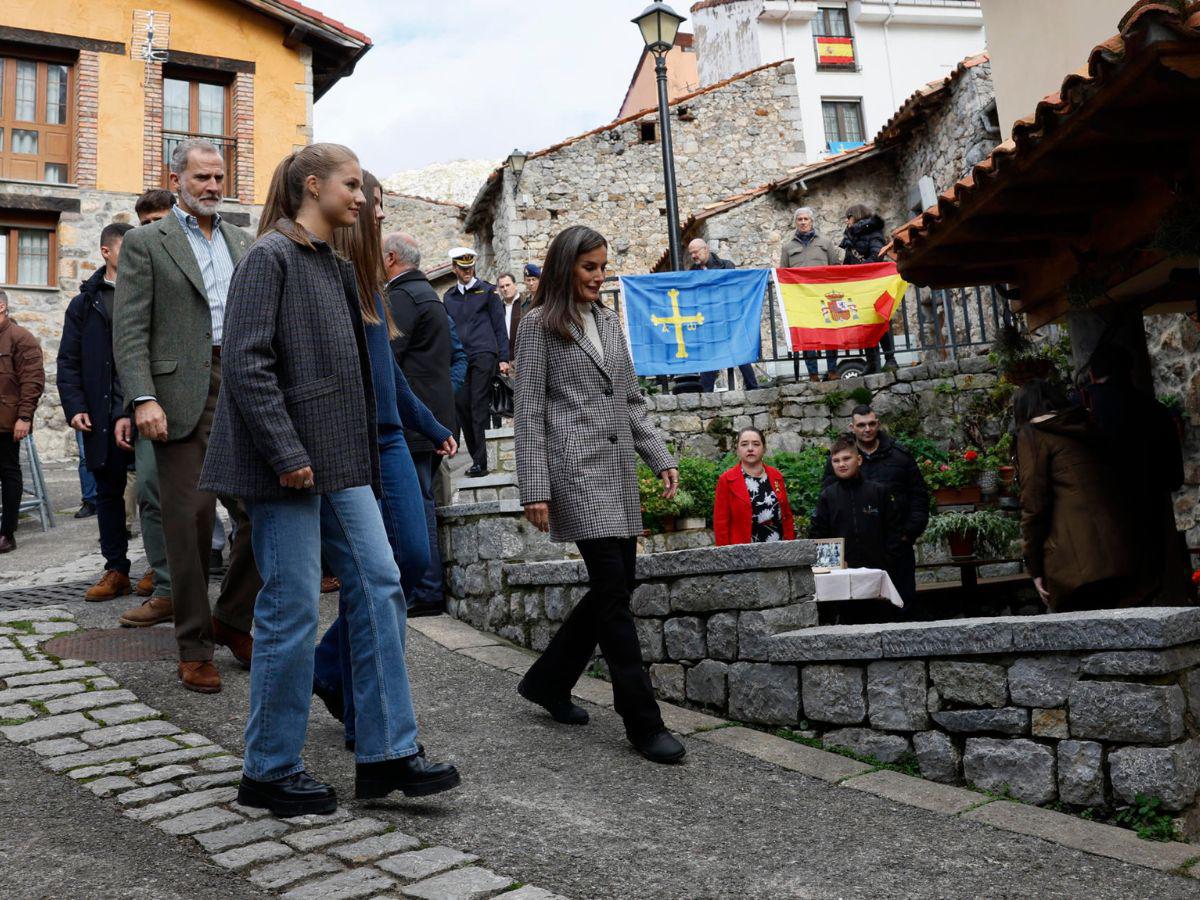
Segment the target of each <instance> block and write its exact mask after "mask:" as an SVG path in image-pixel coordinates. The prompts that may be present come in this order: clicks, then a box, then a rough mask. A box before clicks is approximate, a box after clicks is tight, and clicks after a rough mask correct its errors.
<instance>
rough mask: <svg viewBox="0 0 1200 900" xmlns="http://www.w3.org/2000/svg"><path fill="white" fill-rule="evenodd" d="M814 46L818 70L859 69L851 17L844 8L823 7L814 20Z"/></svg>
mask: <svg viewBox="0 0 1200 900" xmlns="http://www.w3.org/2000/svg"><path fill="white" fill-rule="evenodd" d="M813 46H814V49H815V50H816V54H817V68H818V69H851V70H856V69H857V68H858V60H857V58H856V56H855V53H854V36H853V35H852V34H851V33H850V16H849V14H848V13H847V12H846V8H845V7H844V6H832V7H831V6H823V7H821V8H820V9H818V10H817V17H816V18H815V19H813Z"/></svg>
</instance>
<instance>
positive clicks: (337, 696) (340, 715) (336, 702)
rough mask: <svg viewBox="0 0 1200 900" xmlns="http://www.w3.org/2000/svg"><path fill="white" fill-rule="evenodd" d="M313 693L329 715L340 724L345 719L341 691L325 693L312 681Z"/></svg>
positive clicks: (323, 689) (315, 681)
mask: <svg viewBox="0 0 1200 900" xmlns="http://www.w3.org/2000/svg"><path fill="white" fill-rule="evenodd" d="M313 693H314V694H316V696H317V698H318V699H319V700H320V701H321V702H322V703H324V704H325V708H326V709H327V710H329V714H330V715H331V716H333V717H334V718H335V719H337V720H338V721H339V722H342V721H344V720H345V718H346V709H345V701H344V700H343V699H342V692H341V691H327V690H325V688H323V687H322V686H321V685H320V684H318V683H317V680H316V679H315V678H314V679H313Z"/></svg>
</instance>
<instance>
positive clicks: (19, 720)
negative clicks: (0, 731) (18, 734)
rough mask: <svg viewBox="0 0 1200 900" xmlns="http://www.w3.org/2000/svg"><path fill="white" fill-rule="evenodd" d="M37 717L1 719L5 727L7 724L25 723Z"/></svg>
mask: <svg viewBox="0 0 1200 900" xmlns="http://www.w3.org/2000/svg"><path fill="white" fill-rule="evenodd" d="M35 718H37V717H36V716H30V717H29V718H28V719H12V718H3V719H0V727H4V726H7V725H24V724H25V723H26V722H28V721H30V720H32V719H35Z"/></svg>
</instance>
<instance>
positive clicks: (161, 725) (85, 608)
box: [0, 597, 1200, 900]
mask: <svg viewBox="0 0 1200 900" xmlns="http://www.w3.org/2000/svg"><path fill="white" fill-rule="evenodd" d="M124 602H125V601H124V600H118V601H116V602H115V603H107V604H84V603H71V604H68V605H66V607H64V608H63V609H61V610H55V609H54V608H37V609H31V610H29V611H28V612H26V613H7V614H4V613H0V629H5V630H7V633H5V632H3V631H0V679H4V680H5V682H6V683H5V685H4V687H3V688H0V707H3V708H2V709H0V722H2V724H0V734H2V735H3V736H4V738H5V739H6V740H5V741H0V789H2V790H3V794H2V796H3V797H4V798H5V802H4V803H3V805H0V812H7V813H9V815H8V816H7V817H6V819H5V820H4V821H5V822H7V823H11V824H5V825H0V896H4V897H10V896H11V897H20V898H24V897H73V896H79V897H152V896H153V897H159V896H161V897H172V896H188V897H208V896H212V897H217V898H224V897H235V896H236V897H258V896H266V895H268V894H280V893H282V894H284V895H287V894H288V892H294V893H293V894H292V895H293V896H322V897H355V896H365V897H383V896H408V897H427V898H431V900H433V898H445V900H451V898H456V897H463V898H468V897H472V898H473V897H480V898H482V897H489V896H492V895H494V894H496V893H497V892H505V891H507V892H505V893H503V896H505V897H506V898H510V900H530V898H542V900H545V898H546V897H548V896H553V895H561V896H570V897H579V898H582V897H654V898H658V897H663V898H674V897H679V898H684V897H687V898H692V897H764V898H766V897H769V898H777V897H778V898H784V897H828V896H838V897H864V898H865V897H929V896H955V897H957V896H989V897H1014V898H1015V897H1021V898H1025V897H1029V896H1038V897H1077V896H1088V897H1089V898H1096V900H1105V898H1126V897H1155V898H1175V897H1179V898H1183V897H1189V898H1192V897H1195V896H1196V894H1197V887H1196V882H1195V881H1194V880H1192V879H1190V878H1186V877H1181V876H1179V875H1176V874H1170V870H1171V869H1183V868H1185V867H1186V864H1187V863H1188V862H1189V861H1190V860H1189V859H1186V858H1184V854H1190V853H1191V848H1187V847H1183V848H1182V849H1177V848H1179V847H1180V845H1154V844H1145V843H1143V842H1138V841H1136V840H1135V839H1132V838H1131V837H1130V836H1129V833H1128V832H1120V833H1119V834H1118V835H1117V836H1116V837H1115V838H1111V839H1110V843H1111V846H1108V845H1103V841H1101V842H1100V843H1096V840H1095V834H1094V833H1092V832H1089V833H1087V834H1084V835H1082V836H1074V837H1073V836H1072V835H1071V834H1058V833H1056V830H1057V831H1063V825H1062V822H1063V821H1066V822H1067V823H1071V822H1078V821H1079V820H1073V819H1067V818H1066V817H1062V816H1058V815H1057V814H1053V813H1045V814H1046V815H1048V816H1051V817H1052V818H1051V819H1050V820H1048V823H1040V824H1039V820H1038V818H1037V815H1033V818H1032V819H1030V818H1029V814H1030V812H1032V813H1035V814H1042V813H1043V812H1044V811H1040V810H1033V811H1030V808H1027V807H1016V805H1015V804H1006V803H989V804H987V805H984V806H981V807H980V808H978V809H974V808H973V807H975V806H978V805H979V804H980V803H983V802H985V801H986V798H982V797H980V796H979V795H968V796H967V798H966V799H964V798H963V797H962V796H961V795H964V794H967V792H965V791H962V792H956V793H955V789H951V788H943V787H942V786H931V787H930V788H929V789H928V790H926V791H925V792H924V793H923V794H920V791H916V792H915V793H914V790H915V789H914V787H913V785H911V784H909V783H908V782H916V784H917V785H918V786H920V785H926V783H925V782H920V781H919V780H916V779H904V777H903V776H897V775H896V774H895V773H888V772H876V773H873V774H869V775H864V774H863V773H864V772H866V771H868V768H867V767H862V766H859V765H858V764H857V763H854V762H852V761H848V760H845V759H844V758H841V757H833V756H830V755H828V754H823V753H819V751H811V753H816V754H818V756H816V757H809V756H808V753H809V752H810V751H809V748H804V747H798V746H797V745H793V744H789V743H787V742H781V741H778V740H777V739H774V738H770V737H769V736H767V735H763V734H761V733H759V732H752V731H749V730H747V729H743V728H729V727H724V726H726V725H727V724H728V723H724V722H721V721H720V720H717V719H713V718H710V717H707V716H702V715H699V714H696V713H691V712H688V711H686V710H677V709H670V708H668V709H667V715H668V721H669V723H670V724H671V725H672V727H674V728H677V729H679V730H681V731H684V732H688V733H690V734H691V736H690V737H688V738H687V742H688V745H689V750H690V753H689V757H688V761H687V763H686V764H684V765H682V766H676V767H660V766H654V765H652V764H650V763H647V762H644V761H643V760H641V759H640V758H639V757H637V756H636V755H635V754H634V753H632V751H631V750H629V748H628V746H627V744H626V743H625V741H624V739H623V734H622V731H621V727H620V721H619V719H618V718H617V717H616V716H615V714H614V713H613V712H612V710H611V702H612V701H611V691H609V690H608V689H607V686H606V685H603V684H602V683H598V682H593V681H590V680H585V681H584V682H583V683H581V686H580V693H581V695H582V696H584V697H585V699H587V700H589V701H592V702H593V705H592V706H590V711H591V713H592V723H591V724H590V725H589V726H587V727H586V728H569V727H566V726H558V725H555V724H554V723H552V722H550V721H549V720H548V719H547V718H546V717H545V716H544V714H542V713H541V712H540V711H538V710H536V709H535V708H532V707H530V706H529V705H528V704H526V703H524V702H523V701H521V700H519V698H517V697H516V695H515V686H516V681H517V678H518V673H519V672H521V671H522V670H523V669H524V668H525V667H526V666H527V665H528V662H529V660H530V657H528V656H527V655H526V654H524V653H522V652H521V651H518V650H516V649H514V648H511V647H507V646H504V645H501V644H499V643H498V642H496V641H495V639H493V638H490V637H488V636H485V635H480V634H478V633H476V632H473V631H472V630H471V629H469V628H467V627H466V626H463V625H461V624H460V623H455V622H453V621H452V620H448V619H445V618H439V619H436V620H418V621H417V622H415V623H413V630H412V632H410V637H409V657H410V669H411V671H412V679H413V689H414V694H415V698H416V703H417V709H418V713H419V715H420V717H421V724H422V739H423V741H424V742H425V744H426V746H427V747H428V748H429V753H430V755H431V757H433V758H436V759H447V760H449V761H452V762H455V763H456V764H458V765H459V766H460V767H461V768H462V771H463V775H464V783H463V786H462V787H461V788H460V789H458V790H456V791H454V792H451V793H449V794H444V795H440V796H438V797H434V798H429V799H426V800H421V801H407V800H403V799H397V800H391V799H389V800H388V801H385V802H375V803H364V804H360V803H357V802H354V801H348V802H343V804H342V808H341V809H340V810H339V813H338V815H337V816H336V817H335V818H333V819H327V820H323V821H302V822H297V821H296V820H291V821H290V822H280V821H277V820H275V819H272V818H270V817H264V816H261V815H259V814H258V812H257V811H254V810H246V809H243V808H240V807H238V806H237V805H236V804H235V803H233V802H232V798H233V796H234V794H233V787H232V784H233V780H234V779H235V778H236V775H237V771H238V770H237V768H236V766H237V757H238V756H239V755H240V753H241V747H242V734H241V730H242V726H243V723H244V720H245V709H246V691H247V688H248V680H247V673H244V672H242V671H241V670H240V669H238V668H237V667H236V666H234V665H232V660H231V658H230V657H229V656H228V655H227V654H226V653H225V651H221V653H220V654H219V655H218V660H217V661H218V664H219V665H220V666H221V669H222V674H223V675H224V677H225V690H224V691H223V692H222V693H221V694H218V695H215V696H203V695H198V694H191V693H188V692H186V691H183V690H182V689H180V687H179V685H178V683H177V681H176V680H175V675H174V666H173V665H172V664H170V663H110V662H106V663H103V664H102V665H101V666H99V667H97V666H91V665H87V664H83V663H79V664H75V663H70V662H68V663H65V664H64V665H65V666H66V668H65V669H59V668H58V666H57V664H55V663H54V662H53V661H46V660H42V659H39V658H37V656H36V651H35V650H34V649H33V648H34V647H35V646H36V645H37V643H38V642H39V641H40V640H42V639H44V638H45V637H46V636H47V635H48V633H50V632H54V631H57V630H59V629H67V628H70V627H71V626H72V623H70V622H54V621H53V620H54V619H61V618H67V617H73V618H74V619H75V620H76V621H77V622H78V623H79V624H80V625H82V626H84V627H89V628H95V627H111V626H112V625H113V623H114V619H115V616H116V615H117V613H118V612H119V611H120V609H122V608H123V606H124ZM333 611H334V603H333V598H332V597H326V598H323V601H322V610H321V612H322V622H323V623H325V622H327V621H328V620H329V619H330V618H331V616H332V614H333ZM14 620H16V621H14ZM31 632H33V633H31ZM422 632H424V633H422ZM427 635H428V636H427ZM431 637H432V638H434V639H436V642H435V640H431ZM454 651H457V652H454ZM10 667H15V668H10ZM14 691H15V692H17V693H12V692H14ZM39 704H40V705H39ZM93 704H96V705H93ZM22 707H25V708H24V709H22ZM159 711H161V716H162V717H161V718H146V716H149V715H159ZM772 742H773V743H772ZM780 744H782V745H783V748H782V749H781V748H780V747H779V746H778V745H780ZM789 754H791V755H789ZM796 754H799V756H798V757H797V756H796ZM306 762H307V764H308V766H309V767H310V769H312V771H313V772H314V773H316V774H317V775H318V776H320V777H324V778H327V779H328V780H330V781H332V782H333V783H334V784H335V785H336V786H337V788H338V790H339V792H340V793H341V795H342V796H343V797H345V796H348V795H350V794H351V793H352V783H353V769H354V762H353V757H352V754H349V753H347V752H345V751H344V750H343V749H342V747H341V733H340V726H339V725H338V724H337V723H336V722H334V721H333V720H332V719H331V718H330V717H329V716H328V714H327V713H326V712H325V710H324V709H323V708H322V707H321V706H320V704H319V703H318V704H316V705H315V706H314V709H313V714H312V716H311V719H310V726H309V740H308V747H307V748H306ZM859 776H861V777H859ZM856 781H857V782H858V783H857V784H856V783H855V782H856ZM854 787H857V789H850V788H854ZM939 790H940V791H942V792H945V791H949V792H952V793H939ZM13 794H15V795H17V797H18V798H19V799H17V800H16V801H15V802H14V800H13V799H12V796H13ZM917 794H920V796H917ZM1010 807H1016V811H1015V812H1013V811H1011V810H1010V809H1009V808H1010ZM989 810H993V812H991V813H989V812H988V811H989ZM1023 813H1024V814H1026V817H1025V818H1024V819H1022V814H1023ZM1006 817H1007V819H1012V820H1013V821H1007V820H1006ZM1017 820H1020V821H1017ZM1031 823H1032V824H1031ZM1094 827H1096V828H1101V827H1102V826H1094ZM1039 829H1040V830H1039ZM1070 830H1071V829H1070V828H1067V829H1066V831H1068V832H1069V831H1070ZM1021 831H1025V832H1026V833H1023V834H1022V833H1014V832H1021ZM1110 831H1113V832H1116V831H1117V830H1116V829H1110ZM1032 834H1043V835H1044V836H1047V837H1052V838H1053V839H1054V840H1056V841H1058V843H1051V842H1049V841H1047V840H1042V839H1040V838H1038V837H1033V836H1030V835H1032ZM1101 837H1105V834H1101ZM1106 839H1107V838H1106ZM1072 841H1075V843H1074V844H1073V846H1081V847H1085V848H1087V849H1089V850H1092V851H1093V852H1089V853H1084V852H1080V851H1079V850H1077V849H1069V847H1065V846H1061V844H1062V843H1068V844H1071V842H1072ZM1131 841H1132V843H1133V847H1132V851H1131V850H1130V842H1131ZM1102 845H1103V846H1102ZM413 848H417V849H413ZM439 848H447V849H439ZM1194 849H1195V853H1194V855H1195V856H1200V847H1196V848H1194ZM1131 853H1137V854H1140V857H1139V858H1137V861H1138V862H1139V863H1140V865H1131V864H1128V863H1126V862H1120V861H1118V860H1117V859H1112V858H1106V857H1107V856H1117V857H1118V858H1129V857H1130V855H1131ZM414 854H415V855H414ZM1096 854H1105V855H1096ZM60 857H61V865H60V863H59V858H60ZM476 857H478V859H476ZM89 858H94V859H95V860H97V862H96V864H95V865H89V864H88V862H87V860H89ZM47 859H50V860H53V863H52V864H51V865H47V864H46V860H47ZM159 860H161V863H160V862H159ZM1146 866H1153V867H1156V868H1158V869H1162V870H1165V871H1156V870H1155V869H1154V868H1146ZM431 867H432V868H431ZM27 869H32V872H31V873H27V872H26V871H25V870H27ZM438 869H442V870H443V871H441V872H438V871H437V870H438ZM1192 869H1193V874H1195V873H1194V869H1195V867H1192ZM330 879H332V880H330ZM437 879H441V880H440V881H439V880H437ZM429 882H432V884H430V883H429ZM528 884H536V885H539V886H540V888H538V889H535V888H531V887H525V885H528ZM518 886H519V887H518ZM509 888H515V889H514V890H508V889H509ZM543 889H544V890H543Z"/></svg>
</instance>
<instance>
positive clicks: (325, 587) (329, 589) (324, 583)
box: [321, 575, 342, 594]
mask: <svg viewBox="0 0 1200 900" xmlns="http://www.w3.org/2000/svg"><path fill="white" fill-rule="evenodd" d="M341 589H342V583H341V581H339V580H338V579H336V578H334V577H333V576H332V575H322V576H321V593H322V594H332V593H334V592H335V591H340V590H341Z"/></svg>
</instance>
